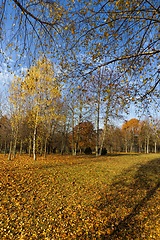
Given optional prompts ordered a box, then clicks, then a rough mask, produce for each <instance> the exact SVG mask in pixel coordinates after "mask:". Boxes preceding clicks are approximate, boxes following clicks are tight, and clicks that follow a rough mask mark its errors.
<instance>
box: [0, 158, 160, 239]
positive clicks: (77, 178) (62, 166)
mask: <svg viewBox="0 0 160 240" xmlns="http://www.w3.org/2000/svg"><path fill="white" fill-rule="evenodd" d="M0 179H1V183H0V187H1V191H0V194H1V195H0V199H1V202H0V208H1V209H0V211H1V215H0V230H1V231H0V239H2V240H4V239H5V240H7V239H12V240H14V239H15V240H17V239H21V240H22V239H26V240H28V239H38V240H39V239H48V240H51V239H52V240H53V239H109V240H110V239H123V240H124V239H129V240H131V239H145V240H146V239H159V238H160V220H159V219H160V215H159V213H160V209H159V208H160V205H159V202H160V155H158V154H148V155H145V154H140V155H133V154H132V155H125V154H124V155H118V156H102V157H98V158H96V157H95V156H59V155H50V156H47V159H44V158H43V157H38V159H37V161H36V162H34V161H33V160H32V159H29V158H28V156H27V155H23V156H21V157H19V156H17V157H16V159H15V160H13V161H8V160H7V156H6V157H5V158H4V157H3V156H0Z"/></svg>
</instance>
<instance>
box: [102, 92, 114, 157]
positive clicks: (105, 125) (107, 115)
mask: <svg viewBox="0 0 160 240" xmlns="http://www.w3.org/2000/svg"><path fill="white" fill-rule="evenodd" d="M110 98H111V92H109V96H108V103H107V111H106V120H105V124H104V132H103V138H102V143H101V146H100V151H99V156H101V155H102V148H103V144H104V140H105V137H106V132H107V124H108V117H109V108H110Z"/></svg>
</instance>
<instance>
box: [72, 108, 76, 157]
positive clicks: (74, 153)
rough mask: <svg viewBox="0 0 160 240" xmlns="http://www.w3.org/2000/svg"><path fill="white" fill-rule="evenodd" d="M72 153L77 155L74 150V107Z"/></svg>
mask: <svg viewBox="0 0 160 240" xmlns="http://www.w3.org/2000/svg"><path fill="white" fill-rule="evenodd" d="M72 155H75V152H74V109H72Z"/></svg>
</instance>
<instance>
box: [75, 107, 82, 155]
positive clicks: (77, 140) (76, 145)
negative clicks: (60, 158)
mask: <svg viewBox="0 0 160 240" xmlns="http://www.w3.org/2000/svg"><path fill="white" fill-rule="evenodd" d="M80 104H81V103H80ZM81 118H82V105H80V113H79V120H78V129H77V139H76V144H75V155H77V149H78V143H79V132H80V123H81Z"/></svg>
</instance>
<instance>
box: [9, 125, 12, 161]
mask: <svg viewBox="0 0 160 240" xmlns="http://www.w3.org/2000/svg"><path fill="white" fill-rule="evenodd" d="M12 139H13V128H12V135H11V141H10V147H9V155H8V160H11V153H12Z"/></svg>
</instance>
